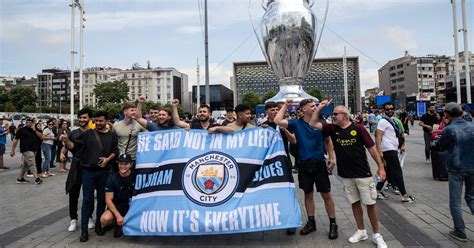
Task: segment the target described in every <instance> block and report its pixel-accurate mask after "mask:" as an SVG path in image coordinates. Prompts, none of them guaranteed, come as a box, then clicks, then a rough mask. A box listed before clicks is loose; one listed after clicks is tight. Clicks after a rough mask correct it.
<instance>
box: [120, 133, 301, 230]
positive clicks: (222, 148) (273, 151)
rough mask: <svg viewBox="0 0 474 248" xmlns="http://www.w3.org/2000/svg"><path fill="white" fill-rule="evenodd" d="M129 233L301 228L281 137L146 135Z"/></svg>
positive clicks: (140, 140)
mask: <svg viewBox="0 0 474 248" xmlns="http://www.w3.org/2000/svg"><path fill="white" fill-rule="evenodd" d="M135 174H136V182H135V191H134V196H133V198H132V202H131V206H130V210H129V212H128V213H127V215H126V216H125V226H124V233H125V234H126V235H208V234H224V233H240V232H255V231H263V230H272V229H282V228H290V227H298V226H300V225H301V217H300V216H301V213H300V208H299V205H298V201H297V199H296V194H295V185H294V182H293V178H292V174H291V168H290V167H289V164H288V158H287V156H286V153H285V149H284V147H283V142H282V139H281V137H280V134H279V133H278V132H277V131H275V130H274V129H272V128H251V129H247V130H244V131H238V132H234V133H232V134H222V133H218V134H210V133H208V132H207V131H203V130H190V131H185V130H183V129H174V130H168V131H156V132H145V133H140V135H139V137H138V148H137V165H136V170H135Z"/></svg>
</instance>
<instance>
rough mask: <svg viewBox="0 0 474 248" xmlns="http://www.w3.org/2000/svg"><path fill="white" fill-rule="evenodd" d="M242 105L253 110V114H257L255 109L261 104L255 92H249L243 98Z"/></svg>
mask: <svg viewBox="0 0 474 248" xmlns="http://www.w3.org/2000/svg"><path fill="white" fill-rule="evenodd" d="M242 103H243V104H245V105H248V106H249V107H250V108H251V109H252V113H255V107H256V106H257V104H259V103H260V97H258V95H257V93H255V92H253V91H247V92H245V93H244V95H243V97H242Z"/></svg>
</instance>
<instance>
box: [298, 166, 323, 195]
mask: <svg viewBox="0 0 474 248" xmlns="http://www.w3.org/2000/svg"><path fill="white" fill-rule="evenodd" d="M298 167H299V171H298V183H299V186H300V189H302V190H303V191H304V193H305V194H309V193H311V192H313V191H314V185H316V190H317V192H321V193H327V192H331V182H330V181H329V173H328V167H327V165H326V161H324V160H306V161H300V162H299V163H298Z"/></svg>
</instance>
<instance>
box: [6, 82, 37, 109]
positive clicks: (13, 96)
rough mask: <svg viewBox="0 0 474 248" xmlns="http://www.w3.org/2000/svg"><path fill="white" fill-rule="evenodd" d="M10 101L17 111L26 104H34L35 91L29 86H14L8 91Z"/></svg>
mask: <svg viewBox="0 0 474 248" xmlns="http://www.w3.org/2000/svg"><path fill="white" fill-rule="evenodd" d="M10 101H11V102H12V103H13V105H14V106H15V108H16V109H17V110H18V111H19V110H22V109H23V107H26V106H36V93H35V92H34V90H32V89H31V88H27V87H22V86H19V87H15V88H13V89H12V90H11V91H10Z"/></svg>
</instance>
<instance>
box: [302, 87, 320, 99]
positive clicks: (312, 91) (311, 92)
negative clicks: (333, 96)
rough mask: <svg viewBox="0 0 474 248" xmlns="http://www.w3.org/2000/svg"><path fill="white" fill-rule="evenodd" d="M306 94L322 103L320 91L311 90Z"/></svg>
mask: <svg viewBox="0 0 474 248" xmlns="http://www.w3.org/2000/svg"><path fill="white" fill-rule="evenodd" d="M306 93H308V94H310V95H312V96H314V97H316V98H318V100H320V101H322V100H323V99H324V98H323V93H321V91H320V90H319V89H316V88H311V89H309V90H308V91H307V92H306Z"/></svg>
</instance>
